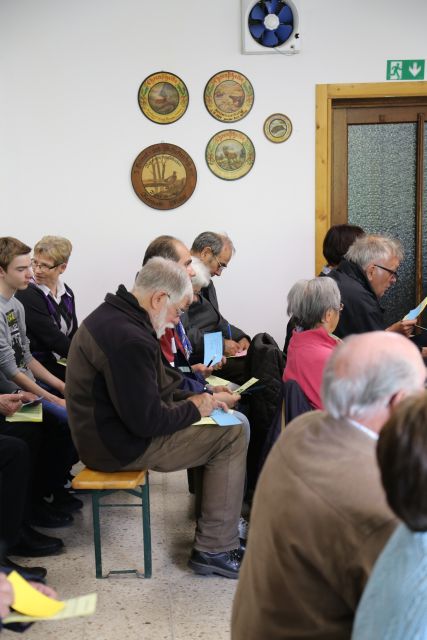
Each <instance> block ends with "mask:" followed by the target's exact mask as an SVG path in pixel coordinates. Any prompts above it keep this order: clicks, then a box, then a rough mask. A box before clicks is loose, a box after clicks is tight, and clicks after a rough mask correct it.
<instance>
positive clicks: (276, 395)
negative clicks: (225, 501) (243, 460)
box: [246, 333, 285, 492]
mask: <svg viewBox="0 0 427 640" xmlns="http://www.w3.org/2000/svg"><path fill="white" fill-rule="evenodd" d="M284 366H285V358H284V356H283V353H282V352H281V351H280V349H279V347H278V345H277V343H276V342H275V340H274V339H273V338H272V337H271V336H270V335H269V334H268V333H257V334H256V336H254V338H253V340H252V342H251V345H250V347H249V349H248V355H247V357H246V376H247V378H251V377H255V378H258V379H259V382H258V383H257V384H258V385H259V386H262V387H263V389H261V390H259V391H258V392H255V393H254V394H253V395H250V396H249V411H250V421H251V439H250V442H249V449H248V462H247V472H248V473H247V475H248V480H247V483H248V490H249V492H252V491H253V490H254V489H255V485H256V482H257V479H258V475H259V473H260V471H261V467H262V464H263V462H264V457H265V455H264V452H265V444H266V442H267V441H268V440H269V434H270V430H271V429H273V428H274V417H275V414H276V411H277V408H278V406H279V404H280V402H281V398H282V375H283V369H284Z"/></svg>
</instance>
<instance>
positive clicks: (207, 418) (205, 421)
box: [193, 416, 216, 427]
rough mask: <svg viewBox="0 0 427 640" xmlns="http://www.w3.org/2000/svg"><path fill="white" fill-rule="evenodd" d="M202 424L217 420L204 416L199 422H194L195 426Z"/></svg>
mask: <svg viewBox="0 0 427 640" xmlns="http://www.w3.org/2000/svg"><path fill="white" fill-rule="evenodd" d="M202 424H216V422H215V420H212V418H209V416H207V417H206V418H202V419H201V420H199V421H198V422H193V426H195V427H198V426H200V425H202Z"/></svg>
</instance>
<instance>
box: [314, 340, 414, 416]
mask: <svg viewBox="0 0 427 640" xmlns="http://www.w3.org/2000/svg"><path fill="white" fill-rule="evenodd" d="M425 376H426V369H425V366H424V363H423V360H422V358H421V355H420V353H419V351H418V349H417V348H416V347H415V346H414V345H413V344H412V342H411V341H410V340H408V339H407V338H404V337H403V336H401V335H399V334H396V333H393V332H387V331H372V332H370V333H362V334H359V335H353V336H350V337H349V338H346V339H345V340H344V341H343V342H342V344H340V345H339V346H338V347H337V348H336V349H335V351H334V353H333V355H332V356H331V358H330V359H329V361H328V363H327V365H326V367H325V371H324V375H323V385H322V397H323V404H324V406H325V409H326V411H327V412H328V413H329V414H330V415H332V416H333V417H334V418H341V419H342V418H352V419H354V420H362V421H365V422H366V418H367V417H369V418H375V416H376V415H381V416H382V415H383V414H384V413H387V412H389V407H390V406H392V405H393V404H394V403H395V402H397V401H399V400H400V399H402V398H403V397H405V396H407V395H409V394H411V393H416V392H418V391H421V390H422V389H423V388H424V381H425ZM387 417H388V415H385V419H386V418H387Z"/></svg>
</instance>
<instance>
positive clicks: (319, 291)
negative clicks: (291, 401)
mask: <svg viewBox="0 0 427 640" xmlns="http://www.w3.org/2000/svg"><path fill="white" fill-rule="evenodd" d="M341 310H342V304H341V296H340V292H339V289H338V286H337V284H336V283H335V282H334V281H333V280H331V279H330V278H321V277H319V278H313V279H312V280H299V281H298V282H297V283H295V284H294V286H293V287H292V288H291V290H290V291H289V294H288V315H293V316H294V317H295V318H296V323H297V327H296V329H294V332H293V334H292V337H291V341H290V343H289V348H288V357H287V361H286V367H285V370H284V373H283V380H284V381H285V382H286V381H287V380H295V381H296V382H297V383H298V384H299V386H300V388H301V390H302V391H303V392H304V394H305V395H306V397H307V399H308V401H309V402H310V404H311V405H312V406H313V407H314V408H315V409H322V408H323V406H322V400H321V397H320V388H321V384H322V375H323V369H324V367H325V364H326V362H327V360H328V359H329V357H330V355H331V354H332V351H333V349H334V348H335V347H336V345H337V342H339V338H336V337H335V336H334V335H333V332H334V330H335V328H336V326H337V324H338V320H339V317H340V312H341Z"/></svg>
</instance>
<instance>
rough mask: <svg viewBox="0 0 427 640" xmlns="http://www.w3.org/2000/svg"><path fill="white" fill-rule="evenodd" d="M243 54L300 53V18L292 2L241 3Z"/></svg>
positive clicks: (262, 0)
mask: <svg viewBox="0 0 427 640" xmlns="http://www.w3.org/2000/svg"><path fill="white" fill-rule="evenodd" d="M242 36H243V53H285V54H293V53H299V49H300V37H299V16H298V10H297V8H296V6H295V4H294V2H293V1H292V0H260V1H259V2H254V0H242Z"/></svg>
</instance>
